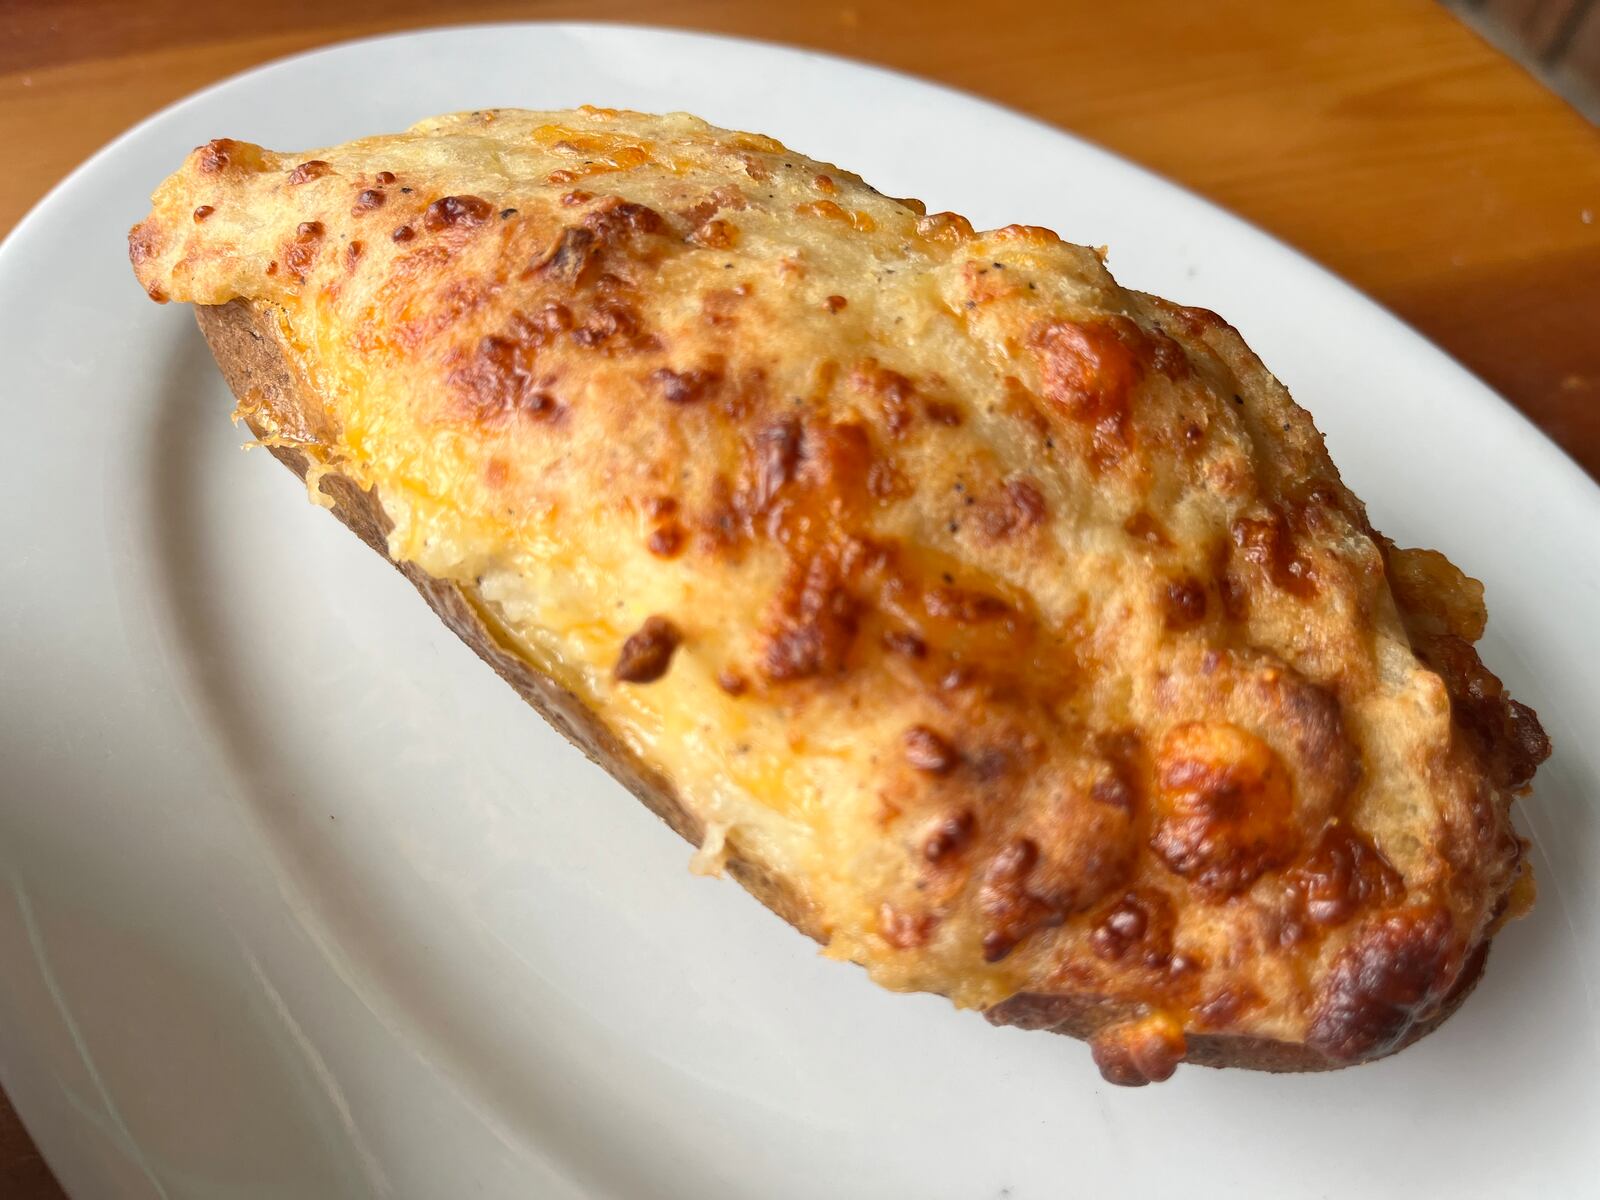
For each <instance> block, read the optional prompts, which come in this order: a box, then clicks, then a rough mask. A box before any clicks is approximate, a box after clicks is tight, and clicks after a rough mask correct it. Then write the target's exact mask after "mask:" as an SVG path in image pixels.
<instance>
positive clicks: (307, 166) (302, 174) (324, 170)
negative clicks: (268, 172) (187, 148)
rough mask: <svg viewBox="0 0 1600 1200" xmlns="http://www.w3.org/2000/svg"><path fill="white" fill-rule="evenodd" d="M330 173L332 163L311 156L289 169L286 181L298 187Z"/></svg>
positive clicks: (291, 185) (331, 171)
mask: <svg viewBox="0 0 1600 1200" xmlns="http://www.w3.org/2000/svg"><path fill="white" fill-rule="evenodd" d="M213 144H215V143H213ZM332 173H333V165H332V164H331V163H326V162H323V161H322V160H321V159H320V158H313V159H310V160H309V161H307V162H303V163H301V164H300V165H299V166H297V167H296V168H295V169H294V170H292V171H290V172H289V179H288V183H289V186H290V187H299V186H300V185H301V184H302V183H309V182H310V181H311V180H313V179H321V178H322V177H323V176H324V175H331V174H332Z"/></svg>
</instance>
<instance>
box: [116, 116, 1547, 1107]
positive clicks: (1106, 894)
mask: <svg viewBox="0 0 1600 1200" xmlns="http://www.w3.org/2000/svg"><path fill="white" fill-rule="evenodd" d="M130 256H131V258H132V260H133V263H134V267H135V270H136V272H137V274H138V276H139V279H140V282H141V283H142V284H143V285H144V286H145V288H146V290H147V291H148V292H149V293H150V294H151V295H152V296H153V297H154V298H156V299H160V300H165V299H169V298H170V299H178V300H185V301H189V302H192V303H194V304H196V305H197V306H200V307H199V308H198V312H199V315H200V320H201V325H202V328H203V329H204V331H205V332H206V335H207V337H208V339H209V340H210V342H211V344H212V347H213V350H214V351H215V353H216V357H217V360H218V362H219V364H220V365H221V366H222V368H223V371H224V373H225V374H226V375H227V377H228V380H229V383H230V384H231V385H232V387H233V389H234V392H235V394H236V395H237V396H238V398H239V404H240V411H241V413H242V414H243V416H244V417H245V419H246V420H247V421H248V422H249V423H250V426H251V428H252V429H253V430H254V431H255V432H256V434H257V436H258V437H260V438H261V439H262V440H263V441H265V442H266V443H267V444H268V445H269V446H271V447H272V448H273V451H274V453H276V454H277V455H278V456H279V457H280V458H281V459H283V460H284V461H285V462H286V463H288V464H289V465H290V466H291V467H293V468H294V469H295V470H297V471H299V472H300V473H302V474H304V475H306V476H307V479H308V482H309V483H310V484H311V486H312V487H313V489H314V490H318V491H319V493H320V495H321V496H322V497H323V498H324V500H326V499H331V500H332V501H333V503H334V507H335V511H336V512H337V514H338V515H339V516H340V517H341V519H343V520H344V521H345V522H346V523H347V524H348V525H350V526H351V528H352V529H354V530H355V531H356V532H357V533H358V534H360V535H361V536H362V537H363V539H364V540H366V541H367V542H368V543H369V544H370V545H372V546H373V547H374V548H375V549H379V550H380V551H381V552H383V553H385V554H386V555H388V556H389V557H390V558H391V559H392V560H393V561H394V562H395V563H396V565H397V566H399V567H400V569H401V570H402V571H404V572H405V574H406V575H407V576H408V578H410V579H411V581H412V582H413V583H414V584H415V585H416V586H417V587H418V588H419V590H420V591H422V593H423V595H424V596H425V597H426V598H427V599H428V600H429V602H430V603H431V604H432V605H433V607H434V608H435V610H436V611H438V612H439V614H440V615H441V617H442V618H443V619H444V620H445V621H446V622H447V623H448V624H449V625H450V626H451V628H453V629H454V630H455V631H456V632H457V633H458V634H460V635H461V636H462V637H463V638H464V639H465V640H466V641H467V642H468V643H469V644H470V645H471V646H472V647H473V648H474V649H475V650H476V651H477V652H478V653H479V654H480V655H482V656H483V657H484V658H485V659H486V660H487V661H488V662H489V663H490V664H491V665H492V666H494V667H495V669H496V670H497V671H499V673H500V674H501V675H502V676H504V677H505V678H506V679H507V680H508V681H509V682H511V683H512V685H513V686H515V687H516V688H517V689H518V690H519V691H520V692H521V693H522V694H523V695H524V696H525V697H526V698H527V699H528V700H529V701H530V702H531V703H532V704H533V705H534V706H535V707H536V708H538V709H539V710H540V711H541V712H542V713H543V714H544V715H545V716H546V717H547V718H549V719H550V720H551V721H552V722H553V723H554V724H556V726H557V727H558V728H560V729H562V731H563V732H564V733H566V734H567V736H569V737H571V738H572V739H573V740H574V741H575V742H576V743H577V744H579V745H580V746H581V747H582V748H583V749H584V750H585V751H586V752H587V753H589V754H590V755H591V757H593V758H595V759H596V761H598V762H600V763H601V764H602V765H604V766H605V767H606V768H607V769H608V770H610V771H611V772H612V773H613V774H615V775H616V776H617V777H618V778H619V779H620V780H622V782H623V783H625V784H626V785H627V786H628V787H630V788H631V789H632V790H633V791H634V792H635V793H636V794H638V795H639V796H640V797H641V799H643V800H644V801H645V802H646V803H647V804H649V805H650V806H651V807H652V808H653V809H654V810H655V811H656V812H657V813H658V814H660V815H662V816H663V817H664V818H665V819H666V820H668V822H669V823H670V824H672V826H673V827H674V828H675V829H676V830H678V832H680V833H681V834H683V835H684V836H685V837H686V838H688V839H689V840H691V841H693V842H696V843H697V844H698V843H701V842H704V843H705V844H706V846H707V847H708V853H709V848H710V847H713V846H721V847H722V850H721V852H720V853H721V856H722V857H725V860H726V865H727V867H728V868H729V870H730V871H731V872H732V873H734V874H735V875H736V876H737V877H738V878H739V879H740V880H741V882H743V883H744V884H745V886H747V887H749V888H750V889H751V890H752V891H753V892H754V893H755V894H756V895H757V896H759V897H760V898H761V899H762V900H763V901H764V902H766V903H767V904H768V905H769V906H771V907H773V908H774V909H775V910H777V911H778V912H779V913H780V914H781V915H783V916H784V917H785V918H786V919H787V920H789V921H790V922H791V923H792V924H795V925H796V926H797V927H799V928H801V929H803V930H804V931H806V932H807V933H808V934H810V935H811V936H813V937H815V938H817V939H818V940H819V941H821V942H822V943H823V944H824V945H825V946H826V948H827V952H828V953H830V954H832V955H835V956H837V957H841V958H848V959H852V960H855V961H857V962H860V963H862V964H863V965H864V966H866V967H867V969H868V970H869V971H870V972H871V974H872V975H873V977H874V978H876V979H877V980H878V981H879V982H881V983H883V984H885V985H886V986H889V987H894V988H900V989H907V990H912V989H915V990H930V991H937V992H941V993H944V994H946V995H949V996H951V997H952V998H953V999H955V1000H956V1001H957V1002H958V1003H960V1004H963V1005H967V1006H973V1007H980V1008H983V1009H985V1010H986V1011H987V1012H988V1014H989V1016H990V1018H991V1019H993V1020H996V1021H1001V1022H1009V1023H1014V1024H1019V1025H1024V1026H1027V1027H1037V1028H1050V1029H1056V1030H1059V1031H1061V1032H1067V1033H1071V1034H1073V1035H1074V1036H1079V1037H1085V1038H1088V1039H1090V1041H1091V1043H1092V1044H1093V1047H1094V1050H1095V1059H1096V1062H1097V1063H1098V1064H1099V1066H1100V1068H1101V1070H1102V1072H1103V1073H1104V1074H1105V1075H1106V1077H1107V1078H1108V1079H1111V1080H1113V1081H1115V1082H1118V1083H1125V1084H1138V1083H1143V1082H1151V1081H1156V1080H1159V1079H1162V1078H1165V1077H1166V1076H1167V1075H1170V1074H1171V1072H1172V1070H1173V1068H1174V1067H1176V1066H1177V1065H1178V1063H1179V1062H1181V1061H1185V1060H1187V1061H1193V1062H1202V1063H1205V1064H1208V1065H1239V1066H1250V1067H1257V1068H1261V1069H1268V1070H1306V1069H1319V1068H1324V1067H1331V1066H1339V1065H1343V1064H1345V1063H1348V1062H1355V1061H1363V1060H1366V1059H1370V1058H1373V1057H1377V1056H1380V1055H1382V1054H1385V1053H1389V1052H1391V1051H1393V1050H1394V1049H1396V1048H1398V1047H1399V1046H1401V1045H1404V1044H1406V1043H1407V1042H1409V1041H1411V1040H1414V1038H1415V1037H1417V1036H1420V1034H1422V1033H1423V1032H1426V1031H1427V1030H1428V1029H1431V1028H1432V1027H1434V1026H1435V1025H1436V1024H1437V1023H1438V1022H1439V1021H1441V1020H1442V1019H1443V1017H1444V1016H1445V1015H1446V1014H1447V1013H1448V1011H1450V1010H1451V1009H1452V1008H1453V1007H1454V1006H1455V1004H1457V1003H1459V1001H1460V999H1461V997H1462V996H1464V995H1465V992H1466V991H1467V989H1468V988H1469V987H1470V985H1471V983H1472V982H1473V981H1475V980H1476V978H1477V976H1478V973H1479V972H1480V971H1481V969H1482V964H1483V959H1484V951H1485V948H1486V944H1487V938H1488V936H1489V935H1490V934H1491V932H1492V930H1493V928H1494V927H1495V925H1496V924H1497V923H1498V922H1499V921H1500V920H1502V919H1504V917H1505V916H1506V915H1507V914H1508V913H1511V912H1516V911H1518V910H1520V908H1522V907H1523V906H1524V905H1525V897H1527V896H1529V895H1530V894H1531V884H1530V882H1529V881H1528V880H1527V878H1526V868H1525V865H1524V863H1523V859H1522V845H1521V843H1520V841H1519V839H1518V838H1517V837H1516V836H1515V834H1514V833H1513V832H1512V830H1511V826H1510V820H1509V815H1508V809H1509V805H1510V801H1511V798H1512V796H1513V795H1514V794H1516V793H1517V792H1518V791H1519V790H1522V789H1524V788H1525V787H1526V786H1527V784H1528V782H1529V780H1530V779H1531V777H1532V773H1533V770H1534V768H1535V767H1536V766H1537V764H1538V762H1539V761H1541V760H1542V758H1543V757H1544V756H1545V755H1546V754H1548V749H1549V747H1548V743H1547V742H1546V741H1545V739H1544V736H1543V733H1542V731H1540V729H1539V726H1538V722H1537V720H1536V718H1535V717H1534V716H1533V714H1532V712H1531V710H1528V709H1527V708H1526V707H1525V706H1522V705H1520V704H1518V703H1517V702H1516V701H1514V700H1511V699H1510V698H1509V697H1508V696H1506V695H1505V693H1504V690H1503V688H1501V686H1500V684H1499V681H1498V680H1496V679H1495V678H1494V676H1493V675H1491V674H1489V672H1488V671H1487V670H1486V669H1485V668H1484V667H1483V665H1482V663H1481V662H1480V661H1479V659H1478V657H1477V655H1476V653H1475V652H1474V651H1473V649H1472V642H1473V641H1474V640H1476V638H1477V637H1478V636H1479V635H1480V634H1481V632H1482V622H1483V609H1482V599H1481V588H1478V587H1477V585H1476V584H1475V583H1473V582H1472V581H1470V580H1468V579H1466V578H1465V577H1464V576H1462V575H1461V573H1460V572H1459V571H1457V570H1456V569H1455V568H1454V567H1453V566H1451V565H1450V564H1449V562H1448V561H1447V560H1445V559H1444V558H1443V556H1440V555H1437V554H1434V553H1433V552H1427V551H1402V550H1398V549H1396V548H1395V547H1393V546H1392V545H1391V544H1389V543H1388V542H1387V541H1386V540H1385V539H1383V538H1382V537H1381V536H1380V535H1378V534H1376V533H1375V532H1374V531H1373V530H1372V528H1371V526H1370V525H1369V524H1368V522H1367V518H1366V514H1365V511H1364V510H1363V508H1362V506H1361V505H1360V503H1359V501H1357V500H1356V499H1355V497H1354V496H1352V495H1351V494H1350V493H1349V491H1348V490H1347V489H1346V488H1344V486H1343V485H1342V483H1341V482H1340V480H1339V476H1338V472H1337V471H1336V470H1335V468H1334V467H1333V464H1332V463H1331V462H1330V461H1329V459H1328V457H1327V454H1326V452H1325V450H1324V448H1323V445H1322V441H1321V438H1320V436H1319V435H1318V434H1317V432H1316V430H1315V428H1314V427H1313V426H1312V424H1311V421H1310V418H1309V416H1308V415H1307V414H1306V413H1305V412H1304V411H1303V410H1302V409H1300V408H1298V407H1297V406H1296V405H1295V404H1294V403H1293V401H1292V400H1291V399H1290V398H1289V396H1288V394H1287V393H1286V392H1285V391H1284V389H1283V388H1282V386H1281V385H1279V384H1278V383H1277V381H1276V380H1274V379H1273V378H1272V376H1271V375H1270V374H1268V373H1267V371H1266V370H1265V368H1263V367H1262V366H1261V364H1260V362H1259V361H1258V360H1257V359H1256V358H1255V357H1254V356H1253V355H1252V354H1251V353H1250V351H1249V350H1248V349H1247V348H1246V347H1245V345H1244V343H1243V342H1242V341H1241V340H1240V338H1239V337H1238V335H1237V333H1236V332H1235V331H1234V330H1233V329H1232V328H1231V327H1229V326H1228V325H1227V324H1226V323H1224V322H1223V321H1222V320H1221V319H1220V318H1218V317H1216V316H1215V315H1214V314H1212V313H1209V312H1205V311H1203V310H1197V309H1188V308H1183V307H1180V306H1177V305H1173V304H1170V303H1168V302H1166V301H1162V300H1159V299H1156V298H1154V297H1149V296H1143V295H1140V294H1137V293H1133V292H1129V291H1126V290H1124V289H1122V288H1120V287H1119V286H1118V285H1117V284H1116V283H1115V281H1114V280H1113V279H1112V278H1111V276H1110V275H1109V274H1108V273H1107V272H1106V270H1105V268H1104V266H1103V265H1102V263H1101V261H1100V258H1099V257H1098V256H1097V255H1095V254H1094V253H1093V252H1091V251H1088V250H1085V249H1082V248H1080V247H1076V246H1072V245H1069V244H1067V243H1064V242H1062V241H1060V240H1059V239H1058V238H1056V237H1055V235H1054V234H1051V233H1049V232H1048V231H1044V230H1038V229H1032V228H1025V227H1009V228H1007V229H1003V230H998V231H995V232H992V233H974V232H973V231H972V230H971V228H970V226H968V224H967V223H966V222H965V221H963V220H962V219H961V218H959V217H955V216H952V215H949V214H940V215H936V216H933V217H927V216H924V215H922V213H921V210H920V205H916V204H915V203H914V202H909V201H907V202H902V201H896V200H891V199H888V198H886V197H884V196H881V195H880V194H878V193H876V192H874V191H873V190H872V189H870V188H869V187H867V186H866V185H865V184H864V183H862V182H861V181H860V180H859V179H857V178H856V177H855V176H853V175H850V174H849V173H848V172H844V171H840V170H838V169H836V168H834V167H831V166H828V165H826V164H822V163H818V162H814V161H812V160H809V159H806V158H804V157H803V156H801V155H797V154H794V153H793V152H791V151H788V150H787V149H785V148H784V147H782V146H781V145H779V144H778V143H776V142H773V141H771V140H770V139H766V138H761V137H759V136H756V135H750V134H741V133H731V132H727V131H724V130H719V129H714V128H712V127H710V126H707V125H705V124H704V123H702V122H699V121H697V120H695V119H694V118H691V117H686V116H682V115H677V116H667V117H652V116H643V115H640V114H634V113H618V112H612V111H610V110H598V109H583V110H577V111H574V112H565V113H523V112H513V111H496V112H483V113H472V114H463V115H460V116H455V117H442V118H437V119H435V120H432V121H428V122H424V123H423V124H422V125H420V126H418V127H416V128H414V129H413V130H411V131H409V132H407V133H405V134H400V135H395V136H392V137H379V138H371V139H366V140H363V141H359V142H353V143H350V144H348V145H345V146H341V147H333V148H329V149H325V150H320V151H315V152H311V153H307V154H302V155H282V154H277V153H274V152H271V151H267V150H263V149H261V148H259V147H255V146H250V145H247V144H244V143H237V142H230V141H227V140H219V141H216V142H212V143H209V144H208V145H207V146H204V147H201V148H200V149H198V150H197V151H195V153H194V154H192V155H191V156H190V158H189V160H188V161H187V162H186V163H185V164H184V166H183V168H182V169H181V170H180V171H179V172H178V173H177V174H175V175H174V176H173V177H172V178H171V179H169V180H168V181H167V182H166V183H165V184H163V186H162V188H161V189H160V190H159V191H158V192H157V194H156V197H155V205H154V210H153V212H152V214H151V216H150V217H149V218H147V219H146V220H145V221H144V222H142V223H141V224H140V225H138V226H136V227H135V229H134V230H133V231H132V233H131V235H130ZM712 865H715V863H713V864H712Z"/></svg>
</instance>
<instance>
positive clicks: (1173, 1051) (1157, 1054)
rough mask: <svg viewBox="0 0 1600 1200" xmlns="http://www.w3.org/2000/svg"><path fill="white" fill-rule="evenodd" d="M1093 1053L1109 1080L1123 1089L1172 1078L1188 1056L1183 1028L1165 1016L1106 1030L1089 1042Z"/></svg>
mask: <svg viewBox="0 0 1600 1200" xmlns="http://www.w3.org/2000/svg"><path fill="white" fill-rule="evenodd" d="M1089 1050H1090V1053H1091V1054H1093V1056H1094V1063H1095V1066H1097V1067H1099V1068H1100V1074H1101V1075H1102V1076H1104V1078H1105V1081H1106V1082H1107V1083H1114V1084H1117V1085H1118V1086H1119V1087H1143V1086H1144V1085H1145V1084H1147V1083H1160V1082H1162V1081H1163V1080H1165V1079H1170V1078H1172V1073H1173V1072H1174V1071H1176V1070H1177V1069H1178V1064H1179V1063H1181V1062H1182V1061H1183V1060H1184V1057H1185V1056H1186V1055H1187V1054H1188V1046H1187V1043H1186V1042H1185V1040H1184V1036H1183V1026H1181V1025H1180V1024H1178V1022H1177V1021H1176V1020H1175V1019H1174V1018H1172V1017H1170V1016H1167V1015H1165V1014H1155V1015H1152V1016H1149V1017H1144V1018H1142V1019H1140V1020H1137V1021H1128V1022H1124V1023H1122V1024H1119V1025H1111V1026H1107V1027H1105V1028H1102V1029H1100V1030H1099V1031H1097V1032H1096V1033H1095V1034H1094V1036H1093V1037H1091V1038H1090V1039H1089Z"/></svg>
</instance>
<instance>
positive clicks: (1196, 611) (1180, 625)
mask: <svg viewBox="0 0 1600 1200" xmlns="http://www.w3.org/2000/svg"><path fill="white" fill-rule="evenodd" d="M1162 607H1163V609H1164V611H1165V617H1166V624H1167V628H1168V629H1187V628H1188V627H1189V626H1191V625H1198V624H1199V623H1200V622H1201V621H1203V620H1205V618H1206V589H1205V585H1204V584H1203V583H1201V582H1200V581H1199V580H1198V579H1196V578H1195V577H1194V576H1193V575H1185V576H1184V577H1183V578H1181V579H1174V580H1171V581H1169V582H1168V584H1167V586H1166V589H1165V591H1164V594H1163V596H1162Z"/></svg>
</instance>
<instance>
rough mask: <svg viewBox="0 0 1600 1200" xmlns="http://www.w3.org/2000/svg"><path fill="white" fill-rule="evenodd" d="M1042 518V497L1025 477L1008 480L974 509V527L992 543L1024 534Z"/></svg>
mask: <svg viewBox="0 0 1600 1200" xmlns="http://www.w3.org/2000/svg"><path fill="white" fill-rule="evenodd" d="M1044 518H1045V502H1044V496H1043V495H1042V494H1041V493H1040V491H1039V486H1038V484H1036V483H1034V481H1033V480H1031V479H1027V478H1018V479H1011V480H1008V481H1007V482H1006V483H1005V485H1004V486H1003V487H1002V488H1001V489H1000V492H999V494H998V495H996V496H992V497H990V498H989V499H987V500H985V501H984V503H983V504H982V505H980V506H979V508H978V525H979V527H980V528H981V529H982V530H983V533H984V536H986V537H988V538H990V539H991V540H993V541H999V540H1002V539H1004V538H1009V537H1015V536H1017V535H1019V534H1022V533H1026V532H1027V531H1028V530H1030V529H1032V528H1033V527H1034V526H1036V525H1038V524H1039V523H1040V522H1041V521H1043V520H1044Z"/></svg>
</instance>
